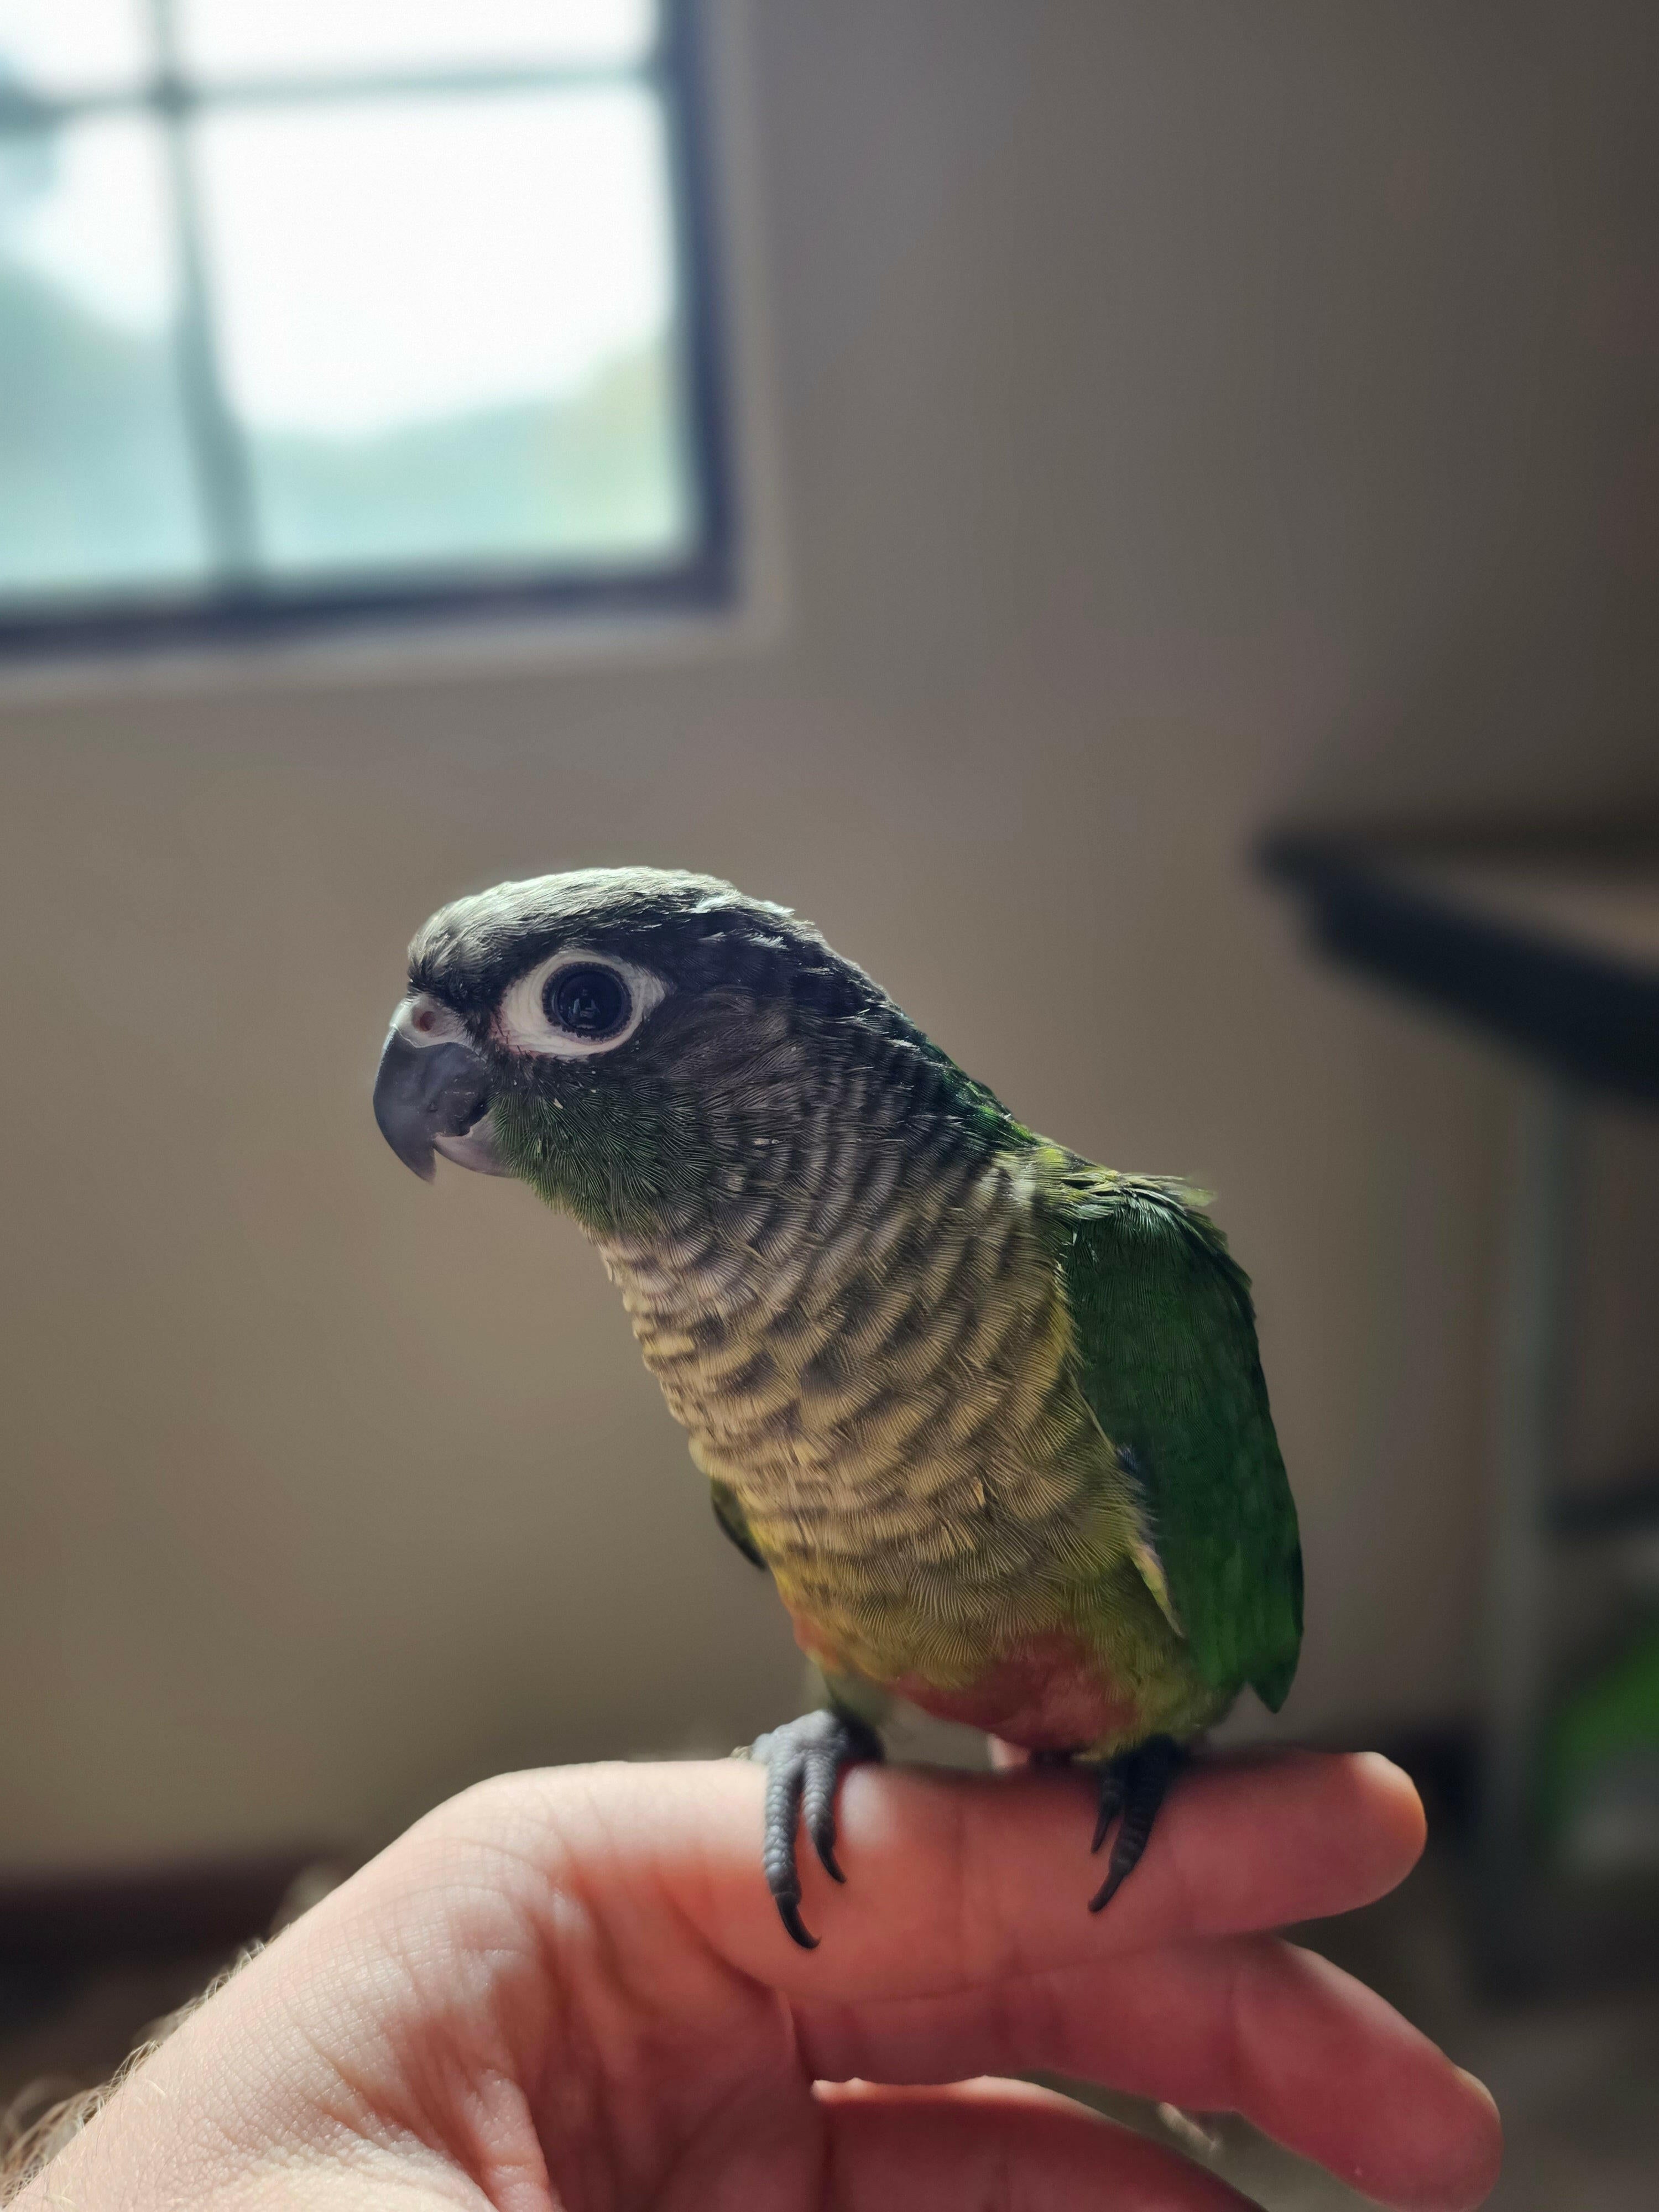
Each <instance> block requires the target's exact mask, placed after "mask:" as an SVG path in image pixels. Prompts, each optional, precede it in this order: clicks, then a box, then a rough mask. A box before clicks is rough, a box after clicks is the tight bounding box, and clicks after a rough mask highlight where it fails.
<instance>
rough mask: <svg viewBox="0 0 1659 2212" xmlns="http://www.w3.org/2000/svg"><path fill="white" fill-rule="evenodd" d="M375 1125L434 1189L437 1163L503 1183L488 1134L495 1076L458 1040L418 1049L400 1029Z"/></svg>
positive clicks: (388, 1057) (379, 1092) (385, 1069)
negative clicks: (494, 1177)
mask: <svg viewBox="0 0 1659 2212" xmlns="http://www.w3.org/2000/svg"><path fill="white" fill-rule="evenodd" d="M374 1119H375V1120H376V1121H378V1122H379V1123H380V1134H381V1135H382V1136H383V1137H384V1138H385V1139H386V1142H387V1144H388V1145H390V1146H391V1147H392V1151H393V1152H396V1154H397V1155H398V1158H399V1159H400V1160H401V1161H402V1162H403V1164H404V1166H405V1167H406V1168H413V1169H414V1170H415V1172H416V1175H417V1176H422V1177H423V1178H424V1179H425V1181H426V1182H431V1180H432V1176H433V1172H434V1160H433V1155H434V1154H435V1152H441V1153H442V1154H443V1156H444V1158H446V1159H447V1160H453V1161H454V1163H455V1164H456V1165H457V1167H463V1168H472V1169H474V1170H477V1171H478V1172H479V1173H481V1174H483V1175H503V1174H505V1173H506V1170H505V1169H504V1168H503V1167H502V1166H501V1162H500V1160H499V1159H498V1158H497V1157H496V1153H495V1143H494V1140H493V1139H492V1136H491V1133H490V1127H489V1069H488V1068H487V1067H486V1066H485V1065H484V1063H483V1060H482V1059H481V1058H480V1057H479V1055H478V1054H477V1053H476V1052H474V1050H473V1049H472V1047H471V1045H470V1044H462V1043H460V1042H458V1041H456V1040H455V1039H453V1038H448V1039H445V1040H444V1041H442V1042H439V1043H436V1044H426V1043H420V1044H416V1043H413V1042H410V1038H409V1037H408V1036H405V1035H404V1030H403V1028H402V1025H401V1024H399V1023H397V1022H394V1023H393V1024H392V1030H391V1032H390V1034H389V1035H388V1036H387V1038H386V1048H385V1049H384V1050H383V1051H382V1053H381V1054H380V1073H379V1074H378V1075H377V1076H376V1077H375V1079H374Z"/></svg>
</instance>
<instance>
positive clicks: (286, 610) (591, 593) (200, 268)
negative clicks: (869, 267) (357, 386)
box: [0, 0, 738, 665]
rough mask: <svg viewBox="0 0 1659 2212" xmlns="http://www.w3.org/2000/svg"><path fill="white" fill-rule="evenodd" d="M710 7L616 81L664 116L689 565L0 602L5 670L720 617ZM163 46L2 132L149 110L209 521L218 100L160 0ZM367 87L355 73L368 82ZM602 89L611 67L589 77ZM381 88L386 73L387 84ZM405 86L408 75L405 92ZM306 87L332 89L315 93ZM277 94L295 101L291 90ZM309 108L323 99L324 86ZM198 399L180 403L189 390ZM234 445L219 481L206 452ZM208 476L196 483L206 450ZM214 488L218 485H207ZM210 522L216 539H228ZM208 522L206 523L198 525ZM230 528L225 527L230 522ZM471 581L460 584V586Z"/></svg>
mask: <svg viewBox="0 0 1659 2212" xmlns="http://www.w3.org/2000/svg"><path fill="white" fill-rule="evenodd" d="M707 4H708V0H659V9H660V14H659V31H658V37H657V41H656V45H655V47H654V49H653V52H651V53H650V54H649V55H648V56H647V57H646V58H645V59H644V60H643V61H642V62H641V64H638V65H637V67H636V68H630V70H629V75H630V76H634V77H635V78H636V79H637V80H638V81H641V82H647V83H650V84H653V86H654V87H655V88H656V90H657V93H658V95H659V100H660V102H661V110H662V115H663V121H664V130H665V143H666V147H667V157H668V193H669V201H670V210H669V213H670V222H671V238H672V252H673V259H674V282H675V297H676V301H677V309H678V312H677V313H676V317H675V328H676V337H677V349H678V356H679V359H678V369H679V379H680V389H681V391H682V392H683V394H684V414H685V459H686V464H687V466H688V468H689V471H690V483H691V490H692V498H693V501H694V507H695V512H696V516H697V518H698V520H699V528H698V532H697V535H696V540H695V542H694V544H693V545H692V546H691V548H690V550H689V551H688V552H687V553H686V554H685V555H684V556H679V557H678V558H676V559H674V560H672V561H669V562H662V563H660V564H658V565H655V566H653V565H649V564H647V563H641V564H639V565H637V566H635V565H629V566H628V567H626V568H623V567H620V566H618V567H617V568H606V567H605V566H603V565H601V564H600V563H599V562H597V561H596V562H592V564H591V565H577V564H574V563H566V564H563V565H555V564H553V563H551V562H550V563H548V564H546V565H545V566H537V567H533V568H532V567H530V566H528V565H520V564H516V563H514V564H512V565H511V566H509V565H508V564H507V562H503V564H502V567H501V568H500V569H495V570H492V569H491V568H489V567H488V566H487V565H484V564H481V563H477V562H474V561H471V560H462V559H459V558H458V562H457V566H456V568H455V569H454V570H453V571H448V572H446V571H445V570H443V569H442V568H441V567H440V566H439V565H438V564H436V563H434V564H431V565H430V566H428V568H425V569H424V571H423V572H422V573H419V574H410V576H408V577H407V578H397V577H391V576H387V577H385V578H383V579H380V580H376V579H374V577H372V576H366V575H354V574H352V573H351V572H350V571H344V572H343V573H342V574H340V576H339V577H338V579H337V580H335V581H331V582H327V583H323V582H312V581H309V580H295V581H288V580H277V579H276V578H270V579H259V578H247V579H243V580H236V579H234V578H232V577H227V576H219V577H216V578H210V580H208V581H207V582H206V583H204V585H202V586H191V588H190V591H189V595H188V598H187V599H185V597H183V596H182V595H181V594H180V593H179V591H178V590H177V589H176V588H175V589H173V590H171V591H167V590H157V591H156V592H154V593H151V594H145V593H144V592H143V591H142V590H131V591H122V592H119V593H118V594H116V593H111V592H102V591H95V592H86V593H85V594H83V595H81V596H76V597H71V596H70V594H68V593H65V594H64V596H63V597H62V598H60V599H56V600H53V601H52V602H47V601H46V600H45V599H44V598H43V599H42V602H41V604H40V605H39V606H38V607H31V606H27V605H24V604H23V603H22V602H21V601H20V600H14V601H12V602H10V603H9V604H8V603H7V602H6V601H5V600H4V599H0V665H7V664H15V663H18V662H28V661H32V660H33V661H38V660H40V659H47V658H51V659H56V658H60V657H62V656H64V655H66V654H72V655H75V656H77V657H87V656H94V657H96V656H102V655H106V654H131V653H132V652H133V651H135V650H143V649H145V648H150V649H156V650H161V651H168V650H172V649H175V648H177V647H190V646H216V647H225V646H233V647H234V646H237V645H256V644H258V643H260V642H264V641H269V642H283V643H295V642H302V641H305V640H306V639H307V638H316V639H326V638H330V637H335V636H339V635H343V634H349V633H350V632H353V631H357V630H362V629H374V630H377V631H380V632H381V633H382V634H386V633H388V632H398V631H407V632H413V631H417V630H429V629H431V627H432V626H433V625H434V624H435V623H436V624H441V625H442V626H444V627H445V628H446V629H448V628H453V627H455V626H457V625H463V624H465V623H469V622H475V621H477V620H478V619H480V618H483V619H486V620H489V621H491V622H497V621H501V620H506V621H513V620H517V621H520V622H523V621H524V620H526V619H532V620H537V619H541V618H545V617H575V618H578V619H584V618H585V619H593V618H599V619H606V618H626V617H637V616H651V615H657V616H663V615H668V616H672V615H677V614H678V615H684V614H697V613H720V612H726V611H731V610H732V608H733V607H734V605H735V604H736V599H737V586H738V542H737V540H738V529H737V513H736V499H735V490H734V469H733V458H732V407H731V397H730V393H731V383H730V377H729V374H728V368H729V359H730V356H729V351H728V347H727V343H726V319H725V315H724V313H723V307H724V295H723V292H722V289H721V278H722V274H723V271H722V269H721V266H720V256H719V254H718V252H717V246H716V236H715V220H714V161H713V157H712V150H711V146H710V141H709V128H708V40H707V35H706V33H707V25H706V21H705V10H706V7H707ZM152 5H154V6H155V10H156V20H157V24H158V28H159V29H160V31H161V33H162V38H161V62H160V65H159V66H158V68H157V70H155V74H154V75H153V76H152V77H151V78H150V79H149V82H148V83H147V84H146V85H144V86H143V87H142V88H139V89H138V90H137V91H131V92H123V93H120V94H85V95H76V94H64V95H63V96H61V97H60V96H56V95H40V94H19V93H6V94H0V124H3V123H4V122H6V121H8V120H9V121H10V122H11V124H12V126H13V127H14V128H15V127H17V126H18V125H20V124H21V125H23V127H29V126H31V125H32V126H33V127H41V128H48V129H50V128H52V127H55V126H56V125H58V124H59V123H61V122H64V121H66V120H69V119H70V118H73V117H74V116H76V115H77V114H82V113H86V112H97V111H101V112H115V111H118V110H120V111H127V112H141V113H142V112H149V114H151V115H153V116H155V118H156V119H157V120H158V121H159V122H160V124H161V126H162V129H163V131H164V134H165V138H164V151H163V158H164V160H165V161H166V162H167V167H168V172H169V181H170V185H171V189H172V192H173V205H174V221H175V224H176V230H177V235H178V237H179V243H180V246H181V249H182V254H183V266H182V269H181V301H180V308H179V316H178V319H177V321H176V324H175V326H174V332H173V341H174V344H175V346H176V348H177V349H178V357H179V375H180V380H181V383H182V385H183V386H184V395H183V397H184V404H185V415H186V418H187V421H188V424H189V430H190V438H191V458H192V460H193V461H194V462H195V463H196V464H197V469H198V471H200V472H201V473H202V474H204V477H205V478H206V482H205V483H202V484H198V496H202V497H203V498H204V501H205V502H206V504H207V505H208V507H209V508H210V509H211V507H212V505H213V503H214V501H215V500H216V498H223V497H224V496H225V487H226V485H227V483H229V484H230V485H231V486H232V487H233V489H232V490H231V493H230V496H231V497H232V499H233V500H234V499H235V498H236V497H237V496H238V495H239V494H238V491H237V489H234V487H236V486H240V488H241V493H240V495H242V496H245V493H246V474H245V469H244V465H243V462H242V459H241V453H240V433H239V432H238V430H237V429H236V428H235V426H234V423H233V422H231V421H230V419H229V417H228V415H227V413H226V411H225V408H224V404H223V387H222V383H221V380H220V378H219V375H218V373H217V369H216V366H215V364H214V362H213V359H212V353H211V349H212V343H213V341H212V334H211V324H210V319H209V317H210V309H209V305H208V298H207V289H206V283H207V280H206V276H205V270H204V264H203V260H202V256H201V252H200V247H199V228H198V226H197V219H196V216H195V213H194V204H193V194H194V187H193V182H192V179H191V175H190V168H189V158H188V153H187V150H186V148H185V125H186V123H187V121H188V118H189V117H190V116H191V114H192V113H193V112H196V111H197V110H198V109H201V108H204V107H210V106H213V105H215V104H216V94H214V93H212V92H210V91H203V90H201V89H199V88H197V87H196V86H195V85H193V84H191V82H189V81H188V80H187V79H186V78H185V76H184V75H183V74H182V72H181V71H180V70H179V68H178V66H177V64H176V63H175V62H174V61H173V58H172V56H171V53H170V51H169V48H168V46H167V40H166V32H167V25H168V0H152ZM366 74H367V73H366ZM585 74H587V72H586V71H585V70H583V68H582V67H581V65H580V64H575V65H572V66H571V67H569V68H568V69H563V70H546V71H538V70H536V69H535V68H533V67H525V68H502V69H501V70H454V71H451V72H444V73H440V72H438V71H424V72H422V73H421V75H420V78H419V80H418V81H419V82H422V84H425V85H428V86H431V87H434V88H441V87H442V86H443V85H445V84H448V85H450V86H451V87H452V88H453V90H454V92H455V94H456V95H457V96H465V94H466V93H467V92H468V91H487V90H489V89H491V88H500V89H501V90H503V91H506V90H510V89H516V88H522V87H525V86H533V85H535V84H536V83H537V82H538V81H539V82H554V81H561V82H568V81H571V80H573V79H575V78H579V77H580V76H583V75H585ZM592 74H593V76H595V77H596V79H597V78H599V77H605V78H610V77H614V76H616V75H617V71H616V70H614V69H611V68H610V67H609V66H608V65H607V66H605V67H602V68H600V69H598V70H594V71H593V72H592ZM381 75H382V76H383V77H384V79H385V81H386V82H388V83H389V82H391V81H392V77H393V75H394V73H393V72H392V71H390V70H387V71H385V72H382V73H381ZM398 82H400V83H408V84H410V85H413V84H414V83H415V82H416V76H415V75H414V73H410V76H408V77H407V78H406V79H404V78H400V79H399V80H398ZM317 84H318V86H319V88H326V87H327V85H328V80H326V79H319V80H317ZM289 96H290V97H294V98H300V97H303V96H304V94H303V93H302V92H301V88H300V85H299V82H298V81H297V80H296V81H295V85H294V88H293V89H292V92H291V93H290V94H289ZM321 96H323V97H329V96H331V94H330V93H329V92H328V91H327V90H326V89H324V90H323V91H322V94H321ZM192 387H193V388H192ZM216 441H222V451H221V454H220V456H219V457H218V458H219V459H220V460H221V462H222V454H223V449H224V448H225V447H231V446H233V444H234V461H233V465H232V468H231V470H230V471H228V473H227V472H226V471H224V470H223V469H222V466H221V467H220V468H219V469H218V470H216V467H215V459H216V457H215V455H214V453H213V451H212V448H213V446H214V444H215V442H216ZM204 447H205V449H206V459H207V467H206V469H205V471H202V469H201V464H202V460H203V458H204ZM216 476H217V478H218V488H217V490H216V489H215V488H214V478H215V477H216ZM209 520H210V526H211V525H212V521H213V517H212V514H211V512H210V515H209ZM222 520H223V519H222V518H221V528H220V531H219V532H217V533H216V534H219V535H220V536H221V538H222V536H223V528H222ZM232 528H233V531H234V524H233V525H232ZM469 571H471V573H469Z"/></svg>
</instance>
